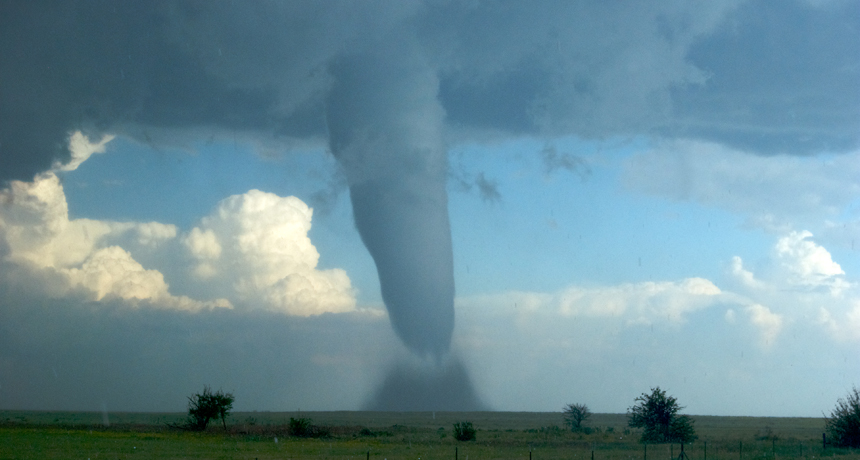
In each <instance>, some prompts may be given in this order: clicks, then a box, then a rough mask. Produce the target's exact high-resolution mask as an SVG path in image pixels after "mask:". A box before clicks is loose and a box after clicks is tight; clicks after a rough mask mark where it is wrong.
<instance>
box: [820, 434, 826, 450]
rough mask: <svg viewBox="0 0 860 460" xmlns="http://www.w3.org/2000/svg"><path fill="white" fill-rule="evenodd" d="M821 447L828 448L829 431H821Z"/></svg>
mask: <svg viewBox="0 0 860 460" xmlns="http://www.w3.org/2000/svg"><path fill="white" fill-rule="evenodd" d="M821 448H822V449H825V450H826V449H827V433H821Z"/></svg>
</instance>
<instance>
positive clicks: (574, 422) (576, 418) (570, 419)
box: [563, 404, 591, 431]
mask: <svg viewBox="0 0 860 460" xmlns="http://www.w3.org/2000/svg"><path fill="white" fill-rule="evenodd" d="M563 412H564V423H565V425H567V426H569V427H570V430H571V431H580V430H582V424H583V423H584V422H585V421H586V420H588V417H591V411H590V410H588V406H586V405H585V404H568V405H567V406H564V411H563Z"/></svg>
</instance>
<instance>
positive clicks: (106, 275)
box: [0, 133, 231, 310]
mask: <svg viewBox="0 0 860 460" xmlns="http://www.w3.org/2000/svg"><path fill="white" fill-rule="evenodd" d="M110 139H111V138H110V137H105V138H103V139H102V140H101V141H100V142H99V143H97V144H92V143H90V142H89V140H88V139H87V138H86V137H85V136H83V135H81V134H80V133H75V134H74V135H72V136H71V140H70V144H69V148H70V150H71V153H72V159H73V160H72V163H70V164H69V165H66V166H63V167H61V168H62V169H63V170H65V171H70V170H73V169H75V168H77V166H78V165H80V163H82V162H83V161H85V160H86V159H87V158H88V157H89V156H90V155H92V154H93V153H99V152H104V149H105V144H106V143H107V142H108V141H109V140H110ZM176 234H177V230H176V227H175V226H173V225H168V224H162V223H158V222H148V223H135V222H110V221H98V220H90V219H70V218H69V209H68V203H67V201H66V195H65V192H64V190H63V186H62V184H61V182H60V179H59V178H58V177H57V175H56V174H55V172H54V171H48V172H45V173H42V174H39V175H37V176H36V177H35V178H34V179H33V181H32V182H23V181H12V182H10V184H9V186H8V187H7V188H5V189H3V190H0V245H2V246H5V248H6V251H5V252H6V253H5V255H4V261H5V262H7V263H10V264H11V266H13V267H15V269H16V270H17V271H19V272H20V274H19V277H21V276H23V277H24V278H27V277H29V279H30V281H29V285H30V286H31V287H32V288H33V289H36V290H42V291H43V292H44V293H46V294H48V295H51V296H61V295H69V294H70V293H71V292H73V291H74V292H77V293H83V294H84V296H85V297H87V298H89V299H91V300H96V301H99V300H102V299H106V298H107V299H112V298H119V299H123V300H127V301H147V302H148V303H149V304H150V305H153V306H155V307H159V308H175V309H182V310H200V309H203V308H212V307H230V306H231V305H230V303H229V302H227V301H226V300H223V299H218V300H214V301H210V302H200V301H196V300H193V299H190V298H188V297H183V296H174V295H172V294H170V292H169V285H168V284H167V283H166V282H165V281H164V276H163V275H162V273H161V272H159V271H158V270H154V269H145V268H144V267H143V266H142V265H141V264H140V263H139V262H137V261H136V260H135V259H134V258H133V257H132V255H131V254H130V253H129V252H128V251H127V250H125V249H123V248H122V247H119V246H116V245H113V244H110V242H109V241H110V240H111V239H116V238H118V237H120V236H123V235H130V236H131V237H132V238H133V240H134V241H136V242H137V243H138V244H140V245H142V246H147V247H150V248H152V247H156V246H158V245H159V244H161V243H163V242H165V241H167V240H171V239H173V238H175V237H176Z"/></svg>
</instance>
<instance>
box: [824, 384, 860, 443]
mask: <svg viewBox="0 0 860 460" xmlns="http://www.w3.org/2000/svg"><path fill="white" fill-rule="evenodd" d="M825 426H826V428H827V434H829V435H830V440H831V442H832V443H833V445H835V446H839V447H860V390H857V387H854V388H852V390H851V391H849V392H848V397H846V398H845V399H842V398H839V399H838V400H837V401H836V408H835V409H833V412H831V413H830V417H825Z"/></svg>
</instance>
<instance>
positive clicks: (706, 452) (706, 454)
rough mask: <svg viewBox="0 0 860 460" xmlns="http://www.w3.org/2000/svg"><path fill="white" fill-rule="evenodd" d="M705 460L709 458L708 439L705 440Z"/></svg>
mask: <svg viewBox="0 0 860 460" xmlns="http://www.w3.org/2000/svg"><path fill="white" fill-rule="evenodd" d="M705 460H708V441H705Z"/></svg>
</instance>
